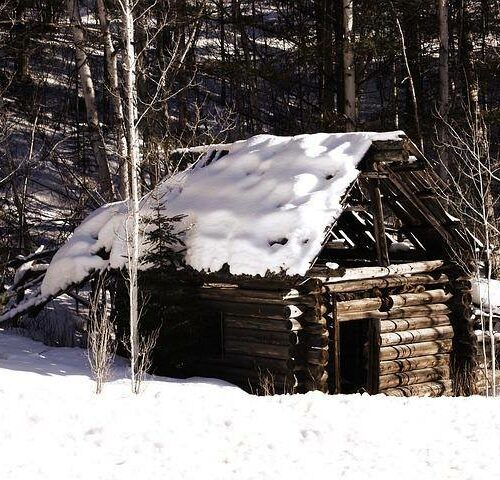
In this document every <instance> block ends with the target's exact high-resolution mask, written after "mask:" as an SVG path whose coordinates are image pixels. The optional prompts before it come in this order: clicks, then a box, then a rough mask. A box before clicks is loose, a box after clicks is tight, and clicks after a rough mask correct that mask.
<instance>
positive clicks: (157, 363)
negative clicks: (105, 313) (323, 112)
mask: <svg viewBox="0 0 500 480" xmlns="http://www.w3.org/2000/svg"><path fill="white" fill-rule="evenodd" d="M187 153H189V154H197V155H199V159H198V160H197V161H196V162H195V164H194V166H193V167H191V168H189V169H187V170H186V171H184V172H181V173H180V174H177V175H175V176H174V177H172V178H170V179H167V180H166V181H165V182H164V183H163V184H161V185H160V187H159V188H158V190H157V192H156V193H155V194H154V195H153V194H148V195H146V196H145V197H144V199H143V201H142V205H141V209H142V210H148V209H149V211H150V212H151V211H152V210H153V209H154V205H153V204H156V205H159V204H161V206H162V208H163V209H164V210H165V212H166V213H165V215H166V216H172V215H185V220H183V226H182V234H183V235H184V236H185V240H184V242H183V245H184V246H185V247H184V248H183V249H181V250H180V251H181V252H182V254H183V258H184V261H183V265H182V267H178V266H177V267H176V268H164V269H160V270H159V269H158V268H152V267H150V268H148V267H147V266H146V267H144V268H143V269H142V272H141V276H140V292H142V295H143V299H147V301H145V302H144V310H143V315H142V319H141V322H142V328H143V331H144V332H152V331H155V332H156V334H157V335H158V340H157V345H156V348H155V349H154V352H153V370H154V371H155V372H156V373H158V374H162V375H171V376H184V377H188V376H201V377H213V378H219V379H222V380H226V381H229V382H231V383H234V384H236V385H238V386H240V387H242V388H244V389H246V390H248V391H250V392H253V393H257V394H266V393H270V392H271V393H304V392H308V391H312V390H320V391H322V392H327V393H331V394H335V393H354V392H367V393H369V394H378V393H382V394H385V395H391V396H441V395H470V394H472V393H474V385H475V381H474V377H475V372H476V354H477V348H476V337H475V336H474V333H473V328H472V321H471V314H472V311H471V293H470V288H471V282H470V279H469V276H468V274H469V272H470V270H471V266H472V260H473V255H472V253H473V248H474V245H475V243H474V242H475V239H474V237H473V236H472V235H471V234H470V233H469V232H468V231H467V229H466V228H465V226H464V225H463V223H462V222H461V221H460V220H459V217H460V215H459V213H458V212H455V211H454V206H453V205H450V204H449V203H448V202H447V186H446V184H445V183H444V182H443V181H442V180H441V179H440V178H439V176H438V175H437V174H436V172H435V171H434V169H433V167H432V165H431V164H430V163H429V161H428V160H427V159H426V158H425V157H424V156H423V155H422V154H421V153H420V152H419V150H418V149H417V147H416V146H415V145H414V144H413V143H412V142H411V141H410V140H409V139H408V138H407V137H406V136H405V135H404V133H403V132H389V133H384V134H375V133H367V132H358V133H348V134H313V135H300V136H296V137H274V136H270V135H260V136H257V137H253V138H251V139H249V140H245V141H240V142H235V143H233V144H224V145H212V146H208V147H199V148H197V149H191V150H190V151H189V152H187ZM125 209H126V204H125V203H117V204H111V205H108V206H105V207H102V208H101V209H100V210H99V211H98V212H96V213H95V214H94V215H93V216H91V219H90V221H86V222H84V224H83V225H82V227H80V228H79V229H77V231H76V232H75V234H78V233H80V235H76V236H77V238H78V241H79V242H80V243H79V245H80V246H79V250H78V255H80V254H81V242H82V239H83V241H84V242H88V248H87V249H86V250H85V251H86V255H87V256H90V257H93V261H92V262H90V261H88V260H85V261H84V262H83V263H84V264H85V265H83V266H82V265H81V262H80V264H79V269H78V273H77V274H76V277H75V273H74V272H72V273H71V274H69V275H64V274H63V275H61V272H67V270H68V258H72V259H74V256H72V255H71V251H72V248H73V247H72V243H71V242H72V240H71V239H70V240H69V241H68V245H66V246H65V247H63V248H62V249H61V250H62V251H63V253H62V254H61V253H59V252H58V253H57V254H56V256H55V257H54V259H53V261H52V262H51V264H50V266H49V269H48V271H47V274H46V275H45V278H44V280H43V283H42V286H41V289H40V292H41V295H42V297H43V298H48V297H53V296H55V295H57V294H58V293H59V292H61V291H64V290H68V288H69V287H71V285H74V284H75V283H76V281H81V280H83V279H84V278H88V275H92V274H93V273H94V272H96V271H102V270H104V269H107V270H111V271H114V272H116V273H117V274H116V275H114V289H115V290H116V292H117V294H116V296H115V297H114V298H115V301H114V309H113V311H114V317H115V318H116V321H117V324H118V328H119V332H120V334H121V335H122V336H126V334H127V318H128V301H127V295H126V288H125V283H124V280H123V276H122V275H120V274H119V273H118V272H119V271H120V269H121V268H123V257H124V256H125V255H124V247H123V243H124V242H123V237H124V236H125V235H124V233H123V232H124V230H123V227H121V228H122V229H121V230H120V227H119V226H118V227H117V225H119V224H120V220H118V221H117V220H116V219H117V218H118V219H119V218H120V216H121V218H122V220H121V221H122V223H123V218H125V216H126V215H125V213H124V212H125ZM145 216H146V214H145ZM110 224H112V225H114V226H115V227H114V229H113V234H112V235H111V237H113V238H110V234H109V231H110V227H109V225H110ZM85 225H87V227H85ZM84 227H85V228H84ZM103 232H105V233H106V234H105V233H103ZM120 232H121V233H120ZM72 238H74V237H72ZM117 238H118V239H120V238H121V240H122V241H121V242H120V241H117ZM74 243H75V242H74ZM75 245H76V243H75ZM61 250H60V251H61ZM96 259H97V261H96ZM61 279H62V280H61Z"/></svg>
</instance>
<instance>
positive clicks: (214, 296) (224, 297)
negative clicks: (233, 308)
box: [199, 288, 316, 306]
mask: <svg viewBox="0 0 500 480" xmlns="http://www.w3.org/2000/svg"><path fill="white" fill-rule="evenodd" d="M260 292H262V293H260ZM277 293H279V292H277ZM264 294H265V295H264ZM199 296H200V298H202V299H206V300H213V301H217V302H223V301H227V302H235V303H258V304H264V305H295V304H300V305H307V306H315V305H316V300H315V298H314V296H308V295H296V296H293V297H292V296H288V297H286V298H284V297H283V295H282V294H275V295H273V292H267V291H264V290H262V291H258V290H244V289H239V288H234V289H215V288H210V289H208V288H204V289H201V290H200V293H199Z"/></svg>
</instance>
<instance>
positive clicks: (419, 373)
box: [379, 366, 450, 390]
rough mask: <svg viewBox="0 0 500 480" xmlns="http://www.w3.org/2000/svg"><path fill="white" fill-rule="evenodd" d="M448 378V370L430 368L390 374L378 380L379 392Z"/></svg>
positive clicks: (446, 368) (445, 368) (444, 367)
mask: <svg viewBox="0 0 500 480" xmlns="http://www.w3.org/2000/svg"><path fill="white" fill-rule="evenodd" d="M449 378H450V369H449V368H448V367H446V366H443V367H430V368H423V369H421V370H412V371H409V372H403V373H391V374H389V375H382V376H381V377H380V379H379V388H380V390H385V389H387V388H393V387H399V386H404V385H413V384H416V383H424V382H433V381H436V380H448V379H449Z"/></svg>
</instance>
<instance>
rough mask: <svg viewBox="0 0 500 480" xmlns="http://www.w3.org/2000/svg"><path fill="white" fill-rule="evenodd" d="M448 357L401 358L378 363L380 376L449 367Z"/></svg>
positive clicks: (445, 355) (446, 355)
mask: <svg viewBox="0 0 500 480" xmlns="http://www.w3.org/2000/svg"><path fill="white" fill-rule="evenodd" d="M449 363H450V355H449V354H447V353H443V354H438V355H425V356H423V357H411V358H402V359H401V360H387V361H383V362H380V367H379V373H380V375H388V374H390V373H399V372H408V371H410V370H418V369H421V368H431V367H442V366H445V365H449Z"/></svg>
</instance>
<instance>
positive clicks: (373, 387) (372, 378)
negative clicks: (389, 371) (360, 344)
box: [367, 318, 380, 395]
mask: <svg viewBox="0 0 500 480" xmlns="http://www.w3.org/2000/svg"><path fill="white" fill-rule="evenodd" d="M379 381H380V320H379V319H378V318H377V319H375V318H374V319H371V320H370V326H369V328H368V378H367V389H368V393H370V394H371V395H375V394H376V393H379Z"/></svg>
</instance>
